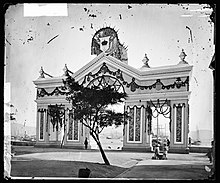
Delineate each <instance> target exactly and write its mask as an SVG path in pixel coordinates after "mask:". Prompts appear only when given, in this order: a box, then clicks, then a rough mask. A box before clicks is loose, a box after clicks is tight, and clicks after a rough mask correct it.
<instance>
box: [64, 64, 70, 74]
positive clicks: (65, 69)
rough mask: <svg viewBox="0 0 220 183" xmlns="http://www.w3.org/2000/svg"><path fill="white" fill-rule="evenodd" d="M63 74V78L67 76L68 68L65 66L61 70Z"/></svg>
mask: <svg viewBox="0 0 220 183" xmlns="http://www.w3.org/2000/svg"><path fill="white" fill-rule="evenodd" d="M63 71H64V74H63V76H69V72H68V68H67V65H66V64H65V66H64V68H63Z"/></svg>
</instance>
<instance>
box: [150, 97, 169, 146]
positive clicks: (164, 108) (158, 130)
mask: <svg viewBox="0 0 220 183" xmlns="http://www.w3.org/2000/svg"><path fill="white" fill-rule="evenodd" d="M148 104H149V108H148V109H149V115H150V116H149V118H150V120H151V134H150V139H151V140H150V146H151V148H152V149H153V147H154V145H155V144H156V143H157V142H159V143H160V145H161V148H162V147H163V144H164V143H166V144H168V145H169V142H170V130H171V107H170V101H168V100H167V99H166V100H159V99H157V100H156V101H151V100H150V102H148Z"/></svg>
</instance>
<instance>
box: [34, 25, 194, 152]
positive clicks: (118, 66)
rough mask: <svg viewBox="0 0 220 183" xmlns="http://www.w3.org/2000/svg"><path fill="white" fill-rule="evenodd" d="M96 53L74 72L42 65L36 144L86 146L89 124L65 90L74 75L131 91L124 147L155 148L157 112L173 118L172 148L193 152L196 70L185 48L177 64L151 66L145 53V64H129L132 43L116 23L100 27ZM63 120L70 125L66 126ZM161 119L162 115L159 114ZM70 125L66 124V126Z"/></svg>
mask: <svg viewBox="0 0 220 183" xmlns="http://www.w3.org/2000/svg"><path fill="white" fill-rule="evenodd" d="M91 54H93V55H96V57H95V58H94V59H93V60H91V61H90V62H88V63H87V64H86V65H85V66H83V67H82V68H81V69H79V70H78V71H76V72H75V73H73V72H71V71H70V70H69V69H68V68H67V66H66V65H65V67H64V69H63V70H64V73H63V75H62V76H59V77H53V76H51V75H49V74H47V73H46V72H45V71H44V70H43V68H41V70H40V77H39V78H38V79H37V80H35V81H34V84H35V85H36V88H37V97H36V100H35V101H36V103H37V117H36V132H37V133H36V136H37V141H36V146H44V147H48V146H49V147H53V146H60V144H61V142H62V144H63V146H64V147H66V148H68V147H69V148H83V147H84V144H83V142H84V139H85V137H89V131H88V129H87V128H86V127H85V126H83V125H82V124H81V123H80V121H75V120H74V119H73V113H72V111H71V104H70V103H69V102H68V101H67V100H66V97H65V92H64V91H62V87H61V86H63V80H65V79H66V78H67V76H70V75H71V76H72V77H73V78H74V79H75V80H76V81H78V82H79V83H80V84H82V85H84V86H91V85H103V86H106V85H112V86H114V88H115V90H117V91H120V92H126V93H127V95H128V97H127V99H126V101H125V102H124V110H126V111H128V112H129V114H130V116H131V118H129V119H128V120H127V121H126V123H124V130H123V148H122V149H123V150H134V151H151V150H152V139H153V138H155V137H156V138H157V140H158V129H157V134H156V135H155V134H154V133H153V132H152V131H153V130H152V118H153V113H154V112H155V111H156V113H157V115H159V114H160V115H163V116H164V117H166V118H167V119H168V120H169V134H170V135H169V140H170V149H169V151H170V152H179V153H188V132H189V104H188V101H189V96H190V91H189V80H190V75H191V71H192V66H190V65H189V64H188V63H187V62H186V61H185V57H186V54H185V52H184V50H182V52H181V53H180V55H179V57H180V60H179V61H177V64H176V65H169V66H162V67H150V66H149V63H148V62H149V59H148V58H147V55H146V54H145V56H144V58H143V60H142V61H143V66H142V67H141V68H140V69H136V68H134V67H131V66H129V65H128V57H127V48H126V46H125V45H123V44H121V43H120V41H119V38H118V34H117V31H115V30H114V29H113V28H111V27H105V28H101V29H100V30H98V31H97V32H96V33H95V35H94V36H93V38H92V42H91ZM63 120H64V121H65V122H66V124H67V125H66V126H63V125H62V124H63V123H62V122H63ZM157 120H158V118H157ZM64 128H65V129H64Z"/></svg>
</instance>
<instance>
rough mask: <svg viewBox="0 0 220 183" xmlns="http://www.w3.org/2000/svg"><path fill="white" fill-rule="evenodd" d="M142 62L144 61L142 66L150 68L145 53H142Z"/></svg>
mask: <svg viewBox="0 0 220 183" xmlns="http://www.w3.org/2000/svg"><path fill="white" fill-rule="evenodd" d="M142 62H143V63H144V66H143V67H148V68H150V66H149V65H148V62H149V59H148V57H147V54H146V53H145V55H144V58H143V60H142Z"/></svg>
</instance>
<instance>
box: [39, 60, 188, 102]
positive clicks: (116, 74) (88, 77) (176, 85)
mask: <svg viewBox="0 0 220 183" xmlns="http://www.w3.org/2000/svg"><path fill="white" fill-rule="evenodd" d="M104 74H110V75H112V76H114V77H115V78H117V79H118V80H119V81H121V83H122V85H124V86H126V87H127V88H130V90H131V91H132V92H135V91H136V89H140V90H152V89H156V90H161V89H162V90H165V89H167V90H169V89H174V88H177V89H179V88H181V87H184V86H186V85H187V87H189V77H188V76H187V77H186V79H185V81H182V80H181V78H180V77H178V78H176V81H174V82H173V83H171V84H168V85H164V84H163V83H162V81H161V80H160V79H156V81H155V83H153V84H151V85H138V84H137V83H136V81H135V80H136V79H135V78H134V77H133V78H132V79H131V82H130V83H129V82H127V81H125V80H124V77H123V74H122V71H121V70H120V69H118V70H116V71H111V70H110V69H109V68H108V66H107V64H106V63H105V62H104V63H103V64H102V66H101V67H100V69H99V70H98V71H97V72H96V73H94V74H93V73H92V72H89V73H88V74H87V75H85V77H84V80H83V82H82V83H81V85H83V84H85V83H87V82H89V83H90V82H91V81H92V80H94V79H97V78H98V77H100V75H101V76H103V75H104ZM106 77H107V76H106ZM101 79H102V78H101ZM106 79H107V78H106ZM88 85H89V84H88ZM64 88H65V87H63V86H60V87H56V88H55V89H54V90H53V91H52V92H47V91H46V90H45V89H44V88H38V89H37V98H39V97H44V96H45V95H46V96H52V95H56V96H58V95H67V94H68V92H67V91H65V90H63V89H64Z"/></svg>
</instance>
